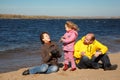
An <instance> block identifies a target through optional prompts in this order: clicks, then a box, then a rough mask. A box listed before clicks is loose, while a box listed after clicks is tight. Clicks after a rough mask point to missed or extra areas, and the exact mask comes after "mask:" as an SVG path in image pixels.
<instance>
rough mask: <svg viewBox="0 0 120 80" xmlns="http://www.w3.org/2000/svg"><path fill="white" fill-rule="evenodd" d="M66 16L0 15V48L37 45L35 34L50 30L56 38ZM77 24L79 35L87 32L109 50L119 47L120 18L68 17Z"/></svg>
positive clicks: (34, 46) (38, 42)
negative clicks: (30, 16) (3, 17)
mask: <svg viewBox="0 0 120 80" xmlns="http://www.w3.org/2000/svg"><path fill="white" fill-rule="evenodd" d="M66 21H67V20H64V19H62V20H61V19H60V20H59V19H54V20H52V19H51V20H45V19H38V20H33V19H31V20H29V19H28V20H26V19H0V51H2V52H3V53H4V51H6V50H16V49H19V50H20V49H29V50H35V49H38V48H39V47H40V41H39V34H40V33H41V32H43V31H47V32H49V33H50V35H51V38H52V40H54V41H59V39H60V37H61V36H62V35H63V34H64V33H65V29H64V24H65V22H66ZM71 21H73V22H74V23H76V24H77V25H78V26H79V28H80V31H79V37H78V39H80V38H81V37H82V36H83V35H85V34H87V33H88V32H93V33H95V35H96V38H97V39H98V40H99V41H101V42H103V43H104V44H105V45H107V46H108V47H109V52H117V51H119V48H120V19H76V20H74V19H72V20H71Z"/></svg>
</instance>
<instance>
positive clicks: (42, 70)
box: [41, 64, 48, 72]
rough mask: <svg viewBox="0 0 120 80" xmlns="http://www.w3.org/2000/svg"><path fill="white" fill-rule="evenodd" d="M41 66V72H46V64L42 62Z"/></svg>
mask: <svg viewBox="0 0 120 80" xmlns="http://www.w3.org/2000/svg"><path fill="white" fill-rule="evenodd" d="M41 67H42V69H41V72H46V71H47V69H48V65H47V64H42V65H41Z"/></svg>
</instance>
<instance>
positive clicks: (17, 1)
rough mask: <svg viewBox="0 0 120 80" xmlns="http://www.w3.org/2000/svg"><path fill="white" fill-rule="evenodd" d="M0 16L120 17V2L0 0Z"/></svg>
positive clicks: (97, 0)
mask: <svg viewBox="0 0 120 80" xmlns="http://www.w3.org/2000/svg"><path fill="white" fill-rule="evenodd" d="M0 14H19V15H47V16H120V0H0Z"/></svg>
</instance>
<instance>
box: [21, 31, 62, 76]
mask: <svg viewBox="0 0 120 80" xmlns="http://www.w3.org/2000/svg"><path fill="white" fill-rule="evenodd" d="M40 40H41V43H42V44H43V45H42V46H41V50H40V54H41V57H42V64H41V65H40V66H35V67H32V68H30V69H28V70H25V71H24V72H23V75H28V74H36V73H46V74H48V73H52V72H57V71H58V70H59V67H58V58H60V57H61V50H60V49H59V47H58V46H57V44H56V43H55V42H52V41H51V39H50V36H49V34H48V33H47V32H42V34H41V35H40Z"/></svg>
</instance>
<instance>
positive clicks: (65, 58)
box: [63, 51, 69, 71]
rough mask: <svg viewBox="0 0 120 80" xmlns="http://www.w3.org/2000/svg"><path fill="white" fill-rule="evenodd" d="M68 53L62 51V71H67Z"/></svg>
mask: <svg viewBox="0 0 120 80" xmlns="http://www.w3.org/2000/svg"><path fill="white" fill-rule="evenodd" d="M68 56H69V55H68V52H67V51H64V68H63V70H64V71H66V70H67V69H68V65H69V57H68Z"/></svg>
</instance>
